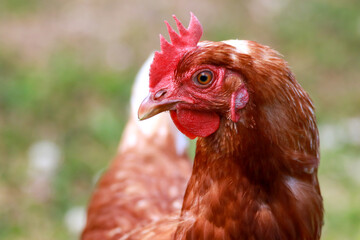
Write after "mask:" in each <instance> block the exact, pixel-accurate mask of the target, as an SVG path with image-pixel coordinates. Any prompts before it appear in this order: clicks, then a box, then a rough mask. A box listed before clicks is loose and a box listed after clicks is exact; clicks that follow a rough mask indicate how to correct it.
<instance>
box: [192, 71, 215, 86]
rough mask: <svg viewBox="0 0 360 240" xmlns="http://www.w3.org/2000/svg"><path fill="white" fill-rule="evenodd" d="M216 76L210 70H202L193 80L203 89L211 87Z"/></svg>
mask: <svg viewBox="0 0 360 240" xmlns="http://www.w3.org/2000/svg"><path fill="white" fill-rule="evenodd" d="M213 76H214V74H213V73H212V71H210V70H202V71H200V72H197V73H196V74H194V77H193V80H194V82H195V83H196V84H197V85H198V86H201V87H206V86H208V85H210V83H211V82H212V80H213Z"/></svg>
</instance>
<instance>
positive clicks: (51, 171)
mask: <svg viewBox="0 0 360 240" xmlns="http://www.w3.org/2000/svg"><path fill="white" fill-rule="evenodd" d="M28 158H29V165H28V169H27V172H28V179H29V181H28V185H27V186H26V187H25V188H26V191H27V192H28V193H29V194H30V195H32V197H33V198H34V199H37V200H39V201H46V200H47V199H49V197H51V193H52V189H51V185H52V180H53V178H54V176H55V173H56V170H57V168H58V166H59V163H60V158H61V153H60V149H59V147H58V146H57V145H56V144H55V143H54V142H52V141H49V140H41V141H38V142H35V143H34V144H32V145H31V146H30V148H29V152H28Z"/></svg>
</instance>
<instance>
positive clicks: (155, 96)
mask: <svg viewBox="0 0 360 240" xmlns="http://www.w3.org/2000/svg"><path fill="white" fill-rule="evenodd" d="M165 94H166V90H164V89H162V90H159V91H158V92H157V93H155V95H154V100H159V99H160V98H161V97H163V96H164V95H165Z"/></svg>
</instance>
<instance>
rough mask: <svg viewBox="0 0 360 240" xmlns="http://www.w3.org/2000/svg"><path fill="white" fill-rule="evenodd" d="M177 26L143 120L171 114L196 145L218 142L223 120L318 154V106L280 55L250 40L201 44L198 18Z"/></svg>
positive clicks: (154, 71) (158, 59)
mask: <svg viewBox="0 0 360 240" xmlns="http://www.w3.org/2000/svg"><path fill="white" fill-rule="evenodd" d="M174 19H175V21H176V24H177V27H178V30H179V34H177V33H176V32H175V31H174V30H173V29H172V28H171V27H170V25H169V24H168V23H167V22H166V25H167V27H168V32H169V35H170V39H171V43H169V42H167V41H166V40H165V39H164V37H162V36H161V35H160V41H161V52H156V53H155V56H154V60H153V63H152V65H151V70H150V94H149V96H148V97H147V98H146V99H145V100H144V101H143V103H142V104H141V106H140V108H139V113H138V114H139V118H140V119H141V120H143V119H146V118H149V117H151V116H153V115H156V114H158V113H160V112H163V111H167V110H169V111H170V114H171V117H172V119H173V121H174V123H175V124H176V126H177V127H178V129H179V130H180V131H181V132H183V133H184V134H185V135H187V136H188V137H190V138H195V137H207V136H209V135H211V134H213V133H214V132H216V131H217V130H218V129H219V126H220V123H221V122H222V120H228V121H231V122H234V123H241V124H242V125H243V126H244V127H245V128H248V129H250V128H258V127H259V125H261V126H262V129H263V133H262V134H268V135H269V138H272V139H271V141H272V142H276V143H278V144H281V141H282V140H281V139H286V140H284V142H287V143H290V144H291V143H293V144H291V145H293V146H296V145H297V143H296V142H298V141H299V139H292V138H293V136H295V135H297V136H298V135H304V139H308V141H306V142H305V143H303V144H305V145H307V147H309V148H311V149H312V151H311V152H312V153H315V152H316V148H317V147H316V146H315V145H317V144H316V143H315V142H316V141H317V140H316V138H317V133H316V126H315V119H314V114H313V105H312V103H311V100H310V98H309V97H308V95H307V93H306V92H305V91H304V90H303V89H302V88H301V87H300V85H299V84H298V83H297V81H296V80H295V78H294V76H293V74H292V73H291V71H290V70H289V68H288V66H287V64H286V62H285V61H284V60H283V59H281V58H280V57H279V55H278V53H277V52H276V51H274V50H272V49H270V48H269V47H267V46H263V45H261V44H258V43H256V42H253V41H246V40H228V41H222V42H210V41H204V42H199V40H200V37H201V35H202V27H201V24H200V22H199V21H198V19H197V18H196V17H195V16H194V15H193V14H191V20H190V24H189V27H188V28H187V29H186V28H185V27H184V26H183V25H182V24H181V23H180V21H179V20H178V19H177V18H176V17H175V16H174ZM289 129H291V130H290V132H289ZM272 130H273V131H272ZM285 131H287V132H285ZM274 132H277V133H276V134H274V136H272V135H271V134H270V133H274ZM309 134H310V135H311V136H309ZM297 138H298V137H297ZM310 145H311V146H310ZM295 148H297V147H295ZM298 150H300V149H298Z"/></svg>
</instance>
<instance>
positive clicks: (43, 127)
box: [0, 0, 360, 240]
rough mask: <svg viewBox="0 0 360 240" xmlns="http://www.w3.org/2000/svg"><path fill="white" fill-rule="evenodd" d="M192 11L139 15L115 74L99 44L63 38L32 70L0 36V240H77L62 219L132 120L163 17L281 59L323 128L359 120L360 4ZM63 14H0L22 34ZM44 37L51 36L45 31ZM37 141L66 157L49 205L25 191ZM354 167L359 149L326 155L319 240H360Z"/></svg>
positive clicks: (31, 5) (24, 6)
mask: <svg viewBox="0 0 360 240" xmlns="http://www.w3.org/2000/svg"><path fill="white" fill-rule="evenodd" d="M190 2H191V1H190ZM190 2H184V3H183V5H184V6H182V5H181V6H178V5H176V4H174V5H171V4H170V5H166V6H163V5H161V4H163V3H162V2H160V1H159V2H156V4H153V5H154V6H153V7H152V8H151V9H148V12H149V16H150V17H149V16H147V15H146V14H143V15H141V14H139V15H138V16H140V15H141V16H143V17H144V19H145V20H144V21H145V23H144V22H141V20H139V21H136V22H135V21H134V22H133V25H132V26H133V27H132V28H130V30H129V32H128V33H127V35H125V36H123V37H122V38H119V39H118V38H115V40H114V41H115V42H116V43H119V44H120V43H121V44H122V43H123V42H126V44H127V45H129V46H131V47H132V48H133V50H132V51H133V57H132V58H130V57H128V55H126V56H125V61H127V62H128V63H129V65H128V66H127V67H125V68H121V70H119V69H117V68H114V67H112V65H107V64H103V62H105V60H104V59H103V58H101V57H99V56H100V55H97V54H96V52H102V51H105V50H104V49H103V48H101V46H100V44H98V43H97V41H100V40H94V39H90V40H88V41H87V40H86V39H87V38H85V37H83V36H82V35H81V34H80V37H74V39H75V40H74V39H71V41H73V42H75V44H73V45H71V41H68V40H64V39H61V38H60V39H59V40H55V41H56V46H55V47H54V49H53V50H51V51H49V52H47V53H46V60H45V61H40V60H38V59H35V58H34V59H32V58H31V57H33V55H31V57H30V60H29V57H28V56H27V55H26V53H25V51H23V50H22V49H21V48H18V46H19V45H16V44H18V42H16V41H14V42H15V43H16V44H15V45H13V46H12V45H11V43H12V41H11V38H9V39H10V40H8V41H5V40H4V39H6V37H7V36H5V35H3V37H0V43H1V45H0V166H1V167H0V239H9V240H19V239H28V240H31V239H34V240H35V239H36V240H38V239H40V240H41V239H54V240H61V239H74V238H75V237H74V236H73V235H71V234H70V233H69V232H68V231H67V229H66V227H65V225H64V215H65V212H66V211H67V210H68V209H70V208H71V207H73V206H78V205H85V204H86V203H87V201H88V199H89V197H90V194H91V190H92V187H93V181H94V176H95V175H96V174H97V173H98V172H99V171H100V170H102V169H104V168H105V167H106V166H107V164H108V162H109V161H110V159H111V158H112V157H113V156H114V154H115V152H116V147H117V144H118V141H119V138H120V136H121V131H122V129H123V127H124V124H125V122H126V120H127V111H128V110H127V106H128V99H129V97H130V88H131V84H132V80H133V78H134V76H135V74H136V71H137V69H138V68H139V66H140V64H141V61H143V60H144V59H145V58H146V57H147V55H148V54H149V53H150V52H151V51H152V50H153V49H154V48H158V42H157V41H158V38H157V35H158V32H159V30H158V29H162V30H164V29H165V27H164V26H163V25H162V20H163V17H160V15H159V14H158V13H161V14H163V13H164V16H166V17H165V18H166V19H170V16H171V14H172V13H173V12H175V13H177V12H180V13H181V14H183V15H184V16H186V18H182V17H180V19H185V21H184V22H186V19H187V17H188V12H189V10H188V9H190V10H192V11H194V12H195V14H197V12H199V14H197V15H198V17H199V18H200V20H201V21H202V23H203V26H204V30H205V36H204V38H203V39H210V40H223V39H227V38H237V37H239V38H245V39H252V40H256V41H259V42H261V43H264V44H267V45H270V46H272V47H274V48H275V49H277V50H279V51H280V52H281V53H282V54H284V57H285V59H286V60H287V61H288V62H289V64H290V66H292V69H293V71H294V72H295V74H296V76H297V79H298V80H299V82H300V83H301V84H302V85H303V86H304V88H305V89H306V90H307V91H308V92H309V93H310V95H311V96H312V98H313V99H314V101H315V105H316V107H317V118H318V122H319V124H320V125H321V124H328V123H330V124H332V123H338V122H341V121H343V119H346V118H348V117H357V116H359V115H360V108H359V107H358V106H359V105H360V95H359V92H360V81H359V79H360V56H359V52H360V14H359V12H360V2H359V1H351V0H347V1H342V2H341V3H340V2H337V1H334V0H333V1H311V2H303V1H300V0H299V1H290V0H289V1H285V2H284V3H286V4H285V5H286V6H285V7H283V8H281V9H280V10H279V11H278V12H276V11H275V13H276V14H274V13H273V15H271V14H270V12H271V11H270V10H269V9H271V8H261V4H264V3H263V2H262V1H260V0H257V1H252V3H251V4H253V5H255V6H256V7H257V5H256V4H258V5H259V8H260V10H259V12H260V14H258V15H256V14H254V13H253V12H252V10H251V9H252V8H250V7H248V4H250V2H249V3H247V2H242V1H225V2H224V3H222V4H221V5H216V4H218V3H217V2H216V1H208V2H206V3H207V7H208V8H207V9H206V11H205V10H204V9H203V5H201V4H199V5H192V3H190ZM254 2H255V3H254ZM107 3H109V4H110V5H111V3H113V2H111V1H107ZM204 3H205V2H204V1H203V2H202V4H204ZM51 4H54V5H53V6H52V5H51ZM80 4H81V3H80ZM61 5H62V3H61V2H60V1H55V0H53V1H50V2H47V3H45V1H41V0H31V1H29V0H28V1H25V0H15V1H13V0H4V1H1V3H0V13H2V16H1V17H0V19H1V20H2V22H6V20H7V19H6V16H11V18H10V19H19V21H22V19H23V18H24V19H25V20H23V21H24V22H23V23H22V24H23V25H24V26H26V22H27V21H28V19H31V17H33V18H34V19H36V17H37V16H38V15H41V14H42V13H43V12H46V11H49V9H50V10H51V9H53V10H54V9H55V8H57V7H58V6H61ZM265 5H266V4H265ZM251 6H252V5H251ZM133 7H134V8H137V6H135V5H134V6H133ZM129 8H130V9H131V7H129ZM144 12H146V11H144ZM107 13H108V12H106V11H105V10H104V14H105V15H106V14H107ZM165 13H166V14H165ZM267 14H268V15H267ZM269 14H270V15H269ZM105 15H104V16H105ZM133 15H134V14H132V13H131V17H134V16H133ZM4 16H5V17H4ZM24 16H25V17H24ZM254 16H257V17H258V18H255V17H254ZM79 17H81V16H79ZM129 18H130V17H129ZM149 19H152V20H151V21H152V22H151V24H150V22H149ZM100 20H101V19H99V21H100ZM124 21H125V20H124ZM155 23H156V24H155ZM153 24H154V26H153ZM20 25H21V24H20ZM150 25H151V26H150ZM158 26H159V27H158ZM160 26H161V27H160ZM1 27H4V25H1V24H0V33H1ZM11 30H12V29H10V30H8V31H7V32H6V31H5V30H4V31H3V32H2V33H3V34H4V32H6V33H8V32H10V34H9V36H12V35H11V33H12V32H11ZM45 30H49V32H51V30H52V29H45ZM124 31H125V30H124ZM42 34H43V36H44V38H45V37H46V36H47V32H43V33H42ZM95 35H96V34H95ZM78 38H80V40H79V39H78ZM29 40H31V39H29ZM40 40H41V39H39V41H40ZM122 41H123V42H122ZM69 42H70V43H69ZM89 42H90V43H89ZM82 45H84V46H86V49H85V50H84V49H81V46H82ZM89 45H90V46H91V47H88V46H89ZM11 46H12V47H11ZM40 50H41V49H40ZM40 50H39V53H38V54H39V55H40V54H41V53H40ZM84 52H85V53H84ZM121 54H122V52H120V55H121ZM34 56H36V55H34ZM131 59H135V60H131ZM42 139H47V140H50V141H53V142H55V143H57V144H58V145H59V147H60V149H61V154H62V157H61V158H62V163H61V164H60V167H59V169H58V170H57V174H56V175H55V179H54V181H53V182H52V183H51V184H52V186H53V194H52V195H51V197H50V198H49V199H48V200H46V201H45V202H41V201H40V202H39V201H37V200H36V197H35V196H32V195H31V193H29V192H27V191H26V188H27V186H28V185H27V184H28V183H27V181H28V176H27V168H28V153H27V151H28V149H29V147H30V146H31V145H32V144H33V143H34V142H36V141H39V140H42ZM325 140H326V139H325ZM359 156H360V147H359V145H356V144H342V145H338V146H335V147H333V148H330V149H324V150H323V151H322V159H321V167H320V170H319V176H320V182H321V187H322V192H323V195H324V202H325V210H326V215H325V217H326V219H325V227H324V231H323V239H329V240H333V239H360V204H359V203H360V191H359V190H358V189H359V187H360V182H359V181H358V180H357V179H359V178H356V177H355V176H354V174H358V173H357V172H356V169H359V168H356V166H360V164H359V162H360V158H359ZM349 169H350V170H349ZM351 169H355V171H351Z"/></svg>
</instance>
